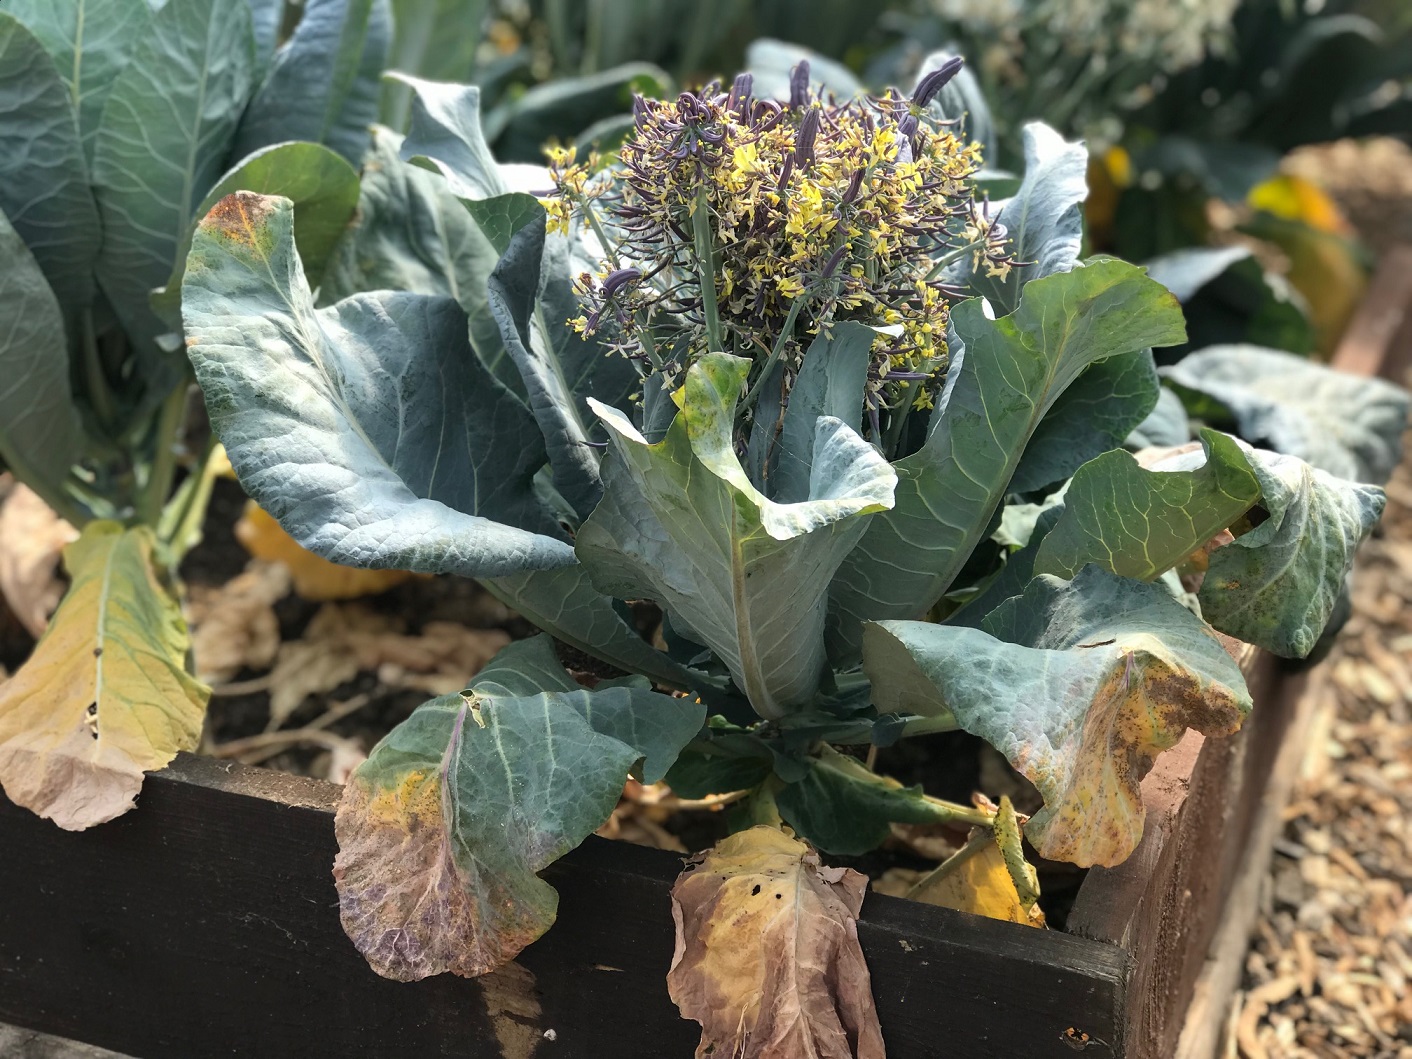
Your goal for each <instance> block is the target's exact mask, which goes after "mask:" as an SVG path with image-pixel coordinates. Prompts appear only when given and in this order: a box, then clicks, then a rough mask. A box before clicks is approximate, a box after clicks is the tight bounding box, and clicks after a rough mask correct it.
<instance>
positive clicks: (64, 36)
mask: <svg viewBox="0 0 1412 1059" xmlns="http://www.w3.org/2000/svg"><path fill="white" fill-rule="evenodd" d="M5 11H6V12H7V13H8V14H10V15H12V16H13V17H15V18H17V19H19V20H20V21H21V22H23V23H24V24H25V25H26V26H28V27H29V28H30V30H31V31H32V32H33V33H34V35H35V36H36V37H38V38H39V40H40V42H41V43H42V44H43V45H44V48H45V50H46V51H48V52H49V54H50V55H51V56H53V58H54V65H55V67H57V68H58V71H59V76H60V77H61V78H63V80H64V83H65V85H66V86H67V88H68V93H69V98H70V99H71V100H72V101H73V106H74V107H75V108H76V111H77V115H76V116H77V124H78V133H79V138H80V139H81V140H82V141H83V146H84V152H85V156H86V157H87V158H89V159H91V158H92V157H93V147H94V137H95V136H96V135H97V132H98V125H99V122H100V120H101V118H102V115H103V104H104V103H106V102H107V100H108V92H109V91H110V90H111V89H112V87H113V82H114V81H115V80H116V79H117V77H118V74H119V73H120V72H121V71H122V68H123V66H124V65H125V64H126V62H127V59H128V56H129V55H131V53H132V51H133V49H134V47H136V45H137V44H138V43H139V42H140V41H141V40H142V39H143V37H144V36H145V34H146V31H147V28H148V26H149V25H150V24H151V22H152V10H151V8H149V7H148V6H147V4H146V3H145V2H144V0H6V3H5ZM4 66H5V64H4V63H3V62H0V69H3V68H4ZM2 156H3V155H0V157H2ZM74 178H75V179H79V177H78V174H75V177H74Z"/></svg>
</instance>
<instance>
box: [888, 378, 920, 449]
mask: <svg viewBox="0 0 1412 1059" xmlns="http://www.w3.org/2000/svg"><path fill="white" fill-rule="evenodd" d="M897 397H898V401H897V404H896V405H894V406H893V408H892V409H891V411H892V416H891V418H890V419H889V420H888V423H887V433H886V434H884V435H883V447H882V454H883V456H884V457H886V458H887V459H889V460H891V459H895V458H896V456H897V445H898V442H899V441H901V440H902V428H903V426H904V425H905V424H906V423H907V416H908V415H910V414H911V412H912V400H913V398H912V383H911V382H910V381H906V380H904V381H903V382H901V383H899V384H898V390H897Z"/></svg>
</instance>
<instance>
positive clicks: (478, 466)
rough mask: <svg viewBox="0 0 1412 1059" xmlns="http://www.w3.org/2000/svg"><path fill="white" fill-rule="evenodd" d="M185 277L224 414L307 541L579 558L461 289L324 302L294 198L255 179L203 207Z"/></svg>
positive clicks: (224, 428)
mask: <svg viewBox="0 0 1412 1059" xmlns="http://www.w3.org/2000/svg"><path fill="white" fill-rule="evenodd" d="M184 289H185V294H184V297H183V306H182V309H183V315H184V318H185V323H186V333H187V336H188V344H189V352H190V355H191V362H192V364H193V366H194V367H195V369H196V376H197V379H198V381H199V382H200V383H201V385H202V388H203V390H204V391H205V394H206V403H207V409H208V411H209V412H210V415H211V422H212V425H213V426H214V427H215V429H216V432H217V434H218V435H219V437H220V438H221V440H222V441H223V442H224V443H225V446H226V451H227V452H228V453H229V454H230V459H231V463H232V465H233V466H234V467H235V470H236V473H237V475H238V476H239V477H240V480H241V483H242V484H243V485H244V486H245V488H246V490H247V491H248V492H249V493H250V495H251V496H252V497H254V498H255V500H256V501H258V502H259V503H260V505H261V506H262V507H264V508H265V510H267V511H269V513H270V514H271V515H273V516H274V517H275V518H276V519H278V520H279V521H280V524H281V525H282V526H284V528H285V530H286V531H288V532H289V533H290V535H291V536H293V537H294V538H295V539H296V540H298V541H299V543H301V544H302V545H304V547H306V548H308V549H309V550H310V551H313V552H315V553H316V554H319V555H322V556H324V557H325V558H328V559H331V560H333V561H334V562H340V563H344V564H346V565H349V566H365V567H375V568H386V567H391V568H396V569H406V570H419V571H425V572H431V573H439V572H453V573H460V574H463V575H466V576H485V577H496V576H500V575H502V574H509V573H514V572H516V571H520V570H526V569H543V568H548V567H552V566H561V565H566V564H568V563H571V562H572V561H573V552H572V551H571V550H570V548H569V547H568V545H566V544H564V543H562V541H560V540H556V539H554V538H553V537H551V536H549V535H548V534H552V533H556V532H557V526H556V525H555V524H554V522H553V520H552V519H551V517H550V516H549V514H548V513H547V512H546V511H545V510H544V509H543V507H542V506H541V504H540V502H539V500H538V498H537V497H536V496H535V493H534V489H533V477H534V474H535V472H536V471H537V470H538V468H539V467H540V466H541V465H542V464H543V461H544V455H543V449H542V447H541V444H540V440H539V436H538V432H537V431H536V429H535V426H534V423H533V420H531V419H530V417H529V414H528V412H527V411H526V409H525V407H524V405H523V403H522V402H521V401H520V400H519V398H517V397H515V396H514V394H512V393H510V392H509V391H507V390H505V389H504V388H503V387H502V386H500V385H499V384H498V383H496V382H495V381H494V379H492V378H491V377H490V376H489V375H488V373H486V372H485V370H484V369H483V368H482V367H481V366H480V363H479V361H478V360H477V358H476V356H475V354H474V352H473V351H472V350H471V348H470V345H469V342H468V340H467V337H466V336H467V327H466V318H465V314H464V313H462V312H461V310H460V308H459V307H457V306H456V304H455V303H454V302H452V301H451V300H449V299H444V298H436V297H429V296H425V295H410V294H400V293H382V294H373V295H360V296H358V297H355V298H351V299H349V300H347V301H345V302H341V303H339V304H338V305H335V306H332V307H331V308H328V309H321V310H317V311H316V310H315V309H314V305H313V299H312V297H311V295H310V293H309V288H308V285H307V283H306V282H305V279H304V275H303V270H302V268H301V266H300V264H299V256H298V254H297V253H296V251H295V248H294V237H293V217H292V207H291V205H290V203H289V201H288V200H286V199H276V198H266V197H263V196H259V195H253V194H248V193H244V192H241V193H238V194H236V195H232V196H230V197H229V198H226V199H224V200H222V202H221V203H220V204H219V205H218V206H217V207H216V208H215V209H214V210H212V211H211V213H210V214H209V215H208V216H207V217H206V219H205V220H203V221H202V222H201V225H200V227H199V228H198V229H197V232H196V236H195V238H194V240H193V242H192V248H191V256H190V258H189V259H188V261H187V273H186V282H185V284H184ZM492 520H494V521H492Z"/></svg>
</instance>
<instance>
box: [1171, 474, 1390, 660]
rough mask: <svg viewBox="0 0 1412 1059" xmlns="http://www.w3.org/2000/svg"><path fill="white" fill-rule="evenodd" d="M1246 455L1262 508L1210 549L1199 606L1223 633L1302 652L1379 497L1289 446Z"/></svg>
mask: <svg viewBox="0 0 1412 1059" xmlns="http://www.w3.org/2000/svg"><path fill="white" fill-rule="evenodd" d="M1248 455H1249V458H1250V464H1251V467H1252V468H1253V469H1254V471H1255V476H1256V478H1257V479H1258V480H1259V483H1260V491H1261V500H1260V506H1261V508H1263V509H1264V510H1265V511H1266V512H1267V513H1268V517H1267V518H1266V519H1265V521H1264V522H1262V523H1260V524H1259V525H1258V526H1256V527H1255V528H1254V529H1252V530H1250V531H1249V532H1247V533H1244V534H1242V535H1241V536H1239V537H1237V538H1236V539H1235V542H1234V543H1232V544H1228V545H1226V546H1225V547H1224V548H1218V549H1217V550H1216V551H1214V552H1212V553H1211V562H1210V566H1209V567H1208V568H1207V571H1206V577H1205V579H1204V580H1203V581H1202V584H1201V590H1200V592H1199V593H1198V598H1199V599H1200V600H1201V612H1202V614H1203V615H1204V616H1205V617H1206V620H1207V621H1209V622H1210V623H1211V624H1212V625H1214V626H1215V627H1216V628H1218V629H1220V630H1221V631H1222V632H1224V633H1227V634H1229V635H1231V636H1236V637H1239V638H1240V639H1242V640H1245V641H1247V642H1249V643H1253V644H1256V645H1257V646H1260V647H1263V648H1265V649H1266V650H1267V651H1272V652H1274V653H1275V654H1278V655H1283V656H1285V657H1287V658H1303V657H1304V656H1305V655H1307V654H1308V653H1309V652H1310V651H1311V650H1313V648H1314V645H1315V644H1316V643H1317V642H1318V640H1319V636H1320V635H1321V634H1322V633H1323V631H1324V628H1325V626H1326V625H1328V622H1329V618H1330V617H1331V616H1332V615H1333V613H1334V609H1335V606H1336V604H1337V602H1338V597H1339V593H1340V591H1342V589H1343V584H1344V578H1345V576H1346V575H1347V573H1348V571H1349V569H1350V568H1351V567H1352V565H1353V558H1354V552H1355V551H1356V550H1357V548H1358V545H1359V543H1360V542H1361V541H1362V540H1363V538H1364V537H1366V536H1367V535H1368V533H1369V532H1370V531H1371V530H1372V528H1373V526H1374V525H1376V524H1377V521H1378V518H1379V517H1380V516H1381V515H1382V511H1383V505H1384V504H1385V503H1386V497H1385V496H1384V495H1383V491H1382V490H1381V489H1378V488H1376V487H1374V486H1367V485H1355V484H1354V483H1352V482H1348V481H1345V480H1343V479H1341V478H1335V477H1334V476H1333V475H1331V474H1327V473H1326V472H1324V471H1321V470H1318V469H1317V468H1314V467H1311V466H1309V465H1308V464H1307V463H1305V462H1304V461H1302V460H1299V459H1295V458H1294V457H1291V456H1277V455H1275V454H1274V453H1270V452H1262V451H1260V450H1254V451H1252V452H1250V453H1249V454H1248Z"/></svg>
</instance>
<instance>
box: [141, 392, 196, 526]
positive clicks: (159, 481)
mask: <svg viewBox="0 0 1412 1059" xmlns="http://www.w3.org/2000/svg"><path fill="white" fill-rule="evenodd" d="M185 419H186V380H185V379H183V380H182V381H181V382H180V383H179V384H178V385H177V386H176V387H175V388H174V389H173V390H172V392H171V393H170V394H168V395H167V399H166V400H165V401H163V402H162V408H161V411H160V412H159V413H158V415H157V430H156V441H155V446H154V449H153V453H152V466H151V468H150V471H149V473H148V476H147V481H146V482H144V483H143V486H142V493H141V495H140V496H139V497H138V499H137V516H138V518H139V519H141V520H142V522H143V523H144V524H145V525H148V526H155V525H157V523H158V522H159V521H160V520H161V516H162V507H163V506H164V505H165V504H166V500H167V494H168V493H170V492H171V491H172V482H173V481H174V480H175V479H176V470H177V440H178V439H179V437H180V436H181V428H182V424H183V422H184V421H185Z"/></svg>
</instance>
